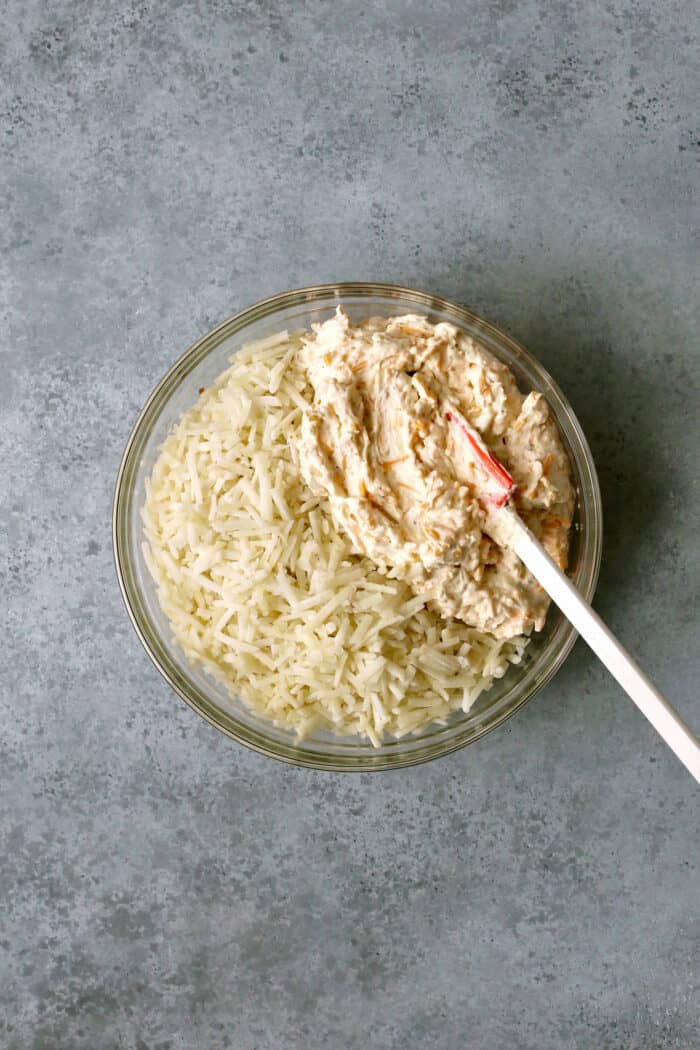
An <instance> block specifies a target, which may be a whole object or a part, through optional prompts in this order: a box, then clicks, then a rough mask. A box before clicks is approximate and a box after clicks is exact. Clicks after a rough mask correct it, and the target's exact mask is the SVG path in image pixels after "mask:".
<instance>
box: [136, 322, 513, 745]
mask: <svg viewBox="0 0 700 1050" xmlns="http://www.w3.org/2000/svg"><path fill="white" fill-rule="evenodd" d="M300 345H301V341H300V338H299V337H298V336H289V335H288V333H287V332H281V333H279V334H278V335H276V336H272V337H270V338H269V339H266V340H263V341H260V342H258V343H254V344H250V345H249V346H247V347H244V348H243V350H241V351H240V352H239V353H238V354H236V355H234V357H233V358H232V362H233V363H232V366H231V367H230V368H229V369H228V370H227V371H226V372H224V373H223V375H221V376H220V377H219V378H218V379H217V380H216V382H215V383H214V384H213V385H212V386H211V387H209V388H208V389H207V390H205V391H204V392H203V393H202V395H201V396H200V398H199V401H198V402H197V404H196V405H195V406H194V407H193V408H192V409H190V410H189V411H188V412H186V413H185V415H184V416H183V417H182V419H181V420H180V422H179V423H178V424H177V425H176V426H175V428H174V429H173V431H172V432H171V434H170V435H169V437H168V438H167V440H166V441H165V443H164V444H163V446H162V448H161V450H160V455H159V458H158V460H157V462H156V464H155V466H154V468H153V472H152V475H151V478H150V480H149V481H148V482H147V485H146V501H145V504H144V506H143V508H142V518H143V524H144V532H145V538H146V541H145V543H144V556H145V559H146V562H147V564H148V567H149V570H150V572H151V574H152V576H153V578H154V580H155V582H156V585H157V588H158V599H159V602H160V605H161V607H162V609H163V611H164V613H165V615H166V616H167V617H168V620H169V621H170V626H171V628H172V632H173V637H174V640H175V642H177V644H178V645H179V646H180V647H181V648H182V649H183V650H184V652H185V654H186V656H187V658H188V660H189V661H190V662H191V663H194V664H201V665H203V666H204V667H205V668H206V669H207V670H208V671H209V672H210V673H211V674H212V675H214V676H215V677H216V678H217V679H218V680H219V681H221V682H224V683H225V684H226V686H227V687H228V689H229V690H230V692H231V694H232V696H234V697H236V698H240V699H241V700H242V701H243V702H244V703H245V704H246V705H247V707H248V708H250V709H251V710H252V711H253V712H254V713H255V714H256V715H258V716H260V717H261V718H264V719H267V720H270V721H272V722H273V723H274V724H275V725H276V726H279V727H281V728H284V729H288V730H291V731H293V732H294V733H296V734H297V735H298V736H299V737H304V736H308V735H309V734H311V733H313V732H316V731H319V730H328V731H331V732H334V733H338V734H342V735H359V736H361V737H365V738H369V740H370V741H371V742H372V744H374V745H375V746H376V747H378V746H380V744H381V742H382V740H383V738H384V737H385V736H387V735H388V736H391V737H402V736H405V735H407V734H411V733H417V732H419V731H420V730H422V729H424V728H425V727H426V726H427V725H429V724H431V723H438V724H444V723H445V722H446V721H447V719H448V717H449V716H450V714H451V713H452V712H454V711H457V710H460V709H461V710H462V711H468V710H469V708H470V707H471V706H472V704H473V703H474V701H475V700H476V698H477V697H478V696H479V694H480V693H482V692H483V691H484V690H485V689H488V688H489V686H490V685H491V684H492V682H493V680H494V679H495V678H499V677H501V676H502V675H503V674H505V672H506V670H507V668H508V664H509V663H519V662H520V660H521V659H522V654H523V650H524V648H525V645H526V644H527V638H525V637H520V638H515V639H511V640H508V641H502V640H497V639H495V638H494V637H493V636H492V635H490V634H486V633H483V632H480V631H478V630H476V629H475V628H473V627H468V626H467V625H466V624H464V623H462V622H460V621H458V620H443V619H442V618H441V617H440V616H439V615H438V614H437V613H435V612H433V611H432V610H431V609H430V608H428V606H427V604H426V599H424V598H423V597H417V596H416V595H415V594H414V593H413V591H412V590H411V588H410V586H409V585H408V584H407V583H405V582H403V581H402V580H400V579H395V578H393V577H392V574H391V572H390V571H386V570H379V569H378V568H377V567H376V566H375V565H374V563H373V562H372V561H370V560H369V559H368V558H367V557H365V556H363V555H361V554H358V553H356V552H355V551H354V550H353V548H352V545H351V542H350V540H349V539H348V538H347V537H346V536H345V534H344V533H341V532H340V531H339V530H338V528H337V527H336V526H335V524H334V522H333V519H332V517H331V515H330V513H329V510H328V507H327V505H326V500H325V498H322V497H318V496H314V495H313V494H312V493H311V491H310V490H309V488H308V487H307V485H306V483H305V482H304V480H303V479H302V476H301V473H300V470H299V466H298V463H297V462H296V460H295V453H294V452H293V450H292V447H291V444H290V434H291V433H292V432H295V433H298V430H299V427H300V425H301V415H302V409H303V408H304V407H305V405H306V404H307V403H308V402H309V401H310V400H311V399H312V397H313V392H312V390H311V388H310V387H309V386H308V385H307V381H306V379H305V376H304V373H303V371H302V368H301V365H300V362H299V356H298V351H299V349H300Z"/></svg>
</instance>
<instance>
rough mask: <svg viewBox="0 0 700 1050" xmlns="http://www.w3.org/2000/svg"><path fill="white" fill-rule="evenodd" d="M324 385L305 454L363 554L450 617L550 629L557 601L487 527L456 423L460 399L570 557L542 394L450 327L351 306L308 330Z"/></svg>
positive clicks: (557, 555)
mask: <svg viewBox="0 0 700 1050" xmlns="http://www.w3.org/2000/svg"><path fill="white" fill-rule="evenodd" d="M301 356H302V362H303V365H304V367H305V369H306V371H307V374H308V377H309V379H310V381H311V384H312V386H313V389H314V393H315V399H314V404H313V408H312V409H311V410H308V411H305V412H304V416H303V419H302V426H301V431H300V437H299V439H298V452H299V461H300V465H301V469H302V472H303V475H304V477H305V480H306V481H307V483H308V484H309V486H310V487H311V488H312V490H314V491H315V492H316V493H319V494H323V495H325V496H327V497H328V499H329V503H330V509H331V514H332V516H333V518H334V520H335V522H336V524H338V525H339V526H340V527H341V528H342V529H344V530H345V532H346V533H347V534H348V536H349V537H350V539H351V541H352V543H353V544H354V546H355V547H356V548H357V550H358V552H360V553H364V554H366V555H368V556H369V557H370V558H371V559H372V560H373V561H374V562H375V563H377V564H378V565H380V566H382V567H388V568H391V569H393V570H394V571H395V572H397V573H398V574H399V575H401V576H402V577H404V578H405V579H406V580H407V581H408V582H409V583H410V585H411V587H412V588H413V590H414V591H415V592H416V593H418V594H421V595H423V596H424V597H426V598H428V599H429V600H430V602H431V604H432V605H433V607H434V608H435V610H436V611H437V612H438V613H439V614H440V615H442V616H443V617H445V618H448V619H449V618H456V619H459V620H463V621H464V622H465V623H467V624H470V625H472V626H474V627H477V628H479V629H481V630H483V631H488V632H490V633H492V634H493V635H494V636H495V637H497V638H513V637H515V636H517V635H520V634H524V633H528V632H530V631H531V630H532V629H533V628H534V629H535V630H540V629H541V628H542V626H543V624H544V620H545V616H546V613H547V608H548V605H549V599H548V597H547V595H546V594H545V592H544V591H543V590H542V588H541V587H540V586H539V584H538V583H537V582H536V581H535V580H534V578H533V577H532V576H531V575H530V573H529V572H528V571H527V569H526V568H525V566H524V565H523V564H522V562H521V561H520V559H519V558H518V557H517V555H516V554H514V553H513V552H512V551H511V550H509V549H505V548H502V547H500V546H499V545H498V544H497V543H496V542H495V541H494V540H493V539H492V538H491V536H490V535H489V533H490V532H491V531H492V530H491V529H489V525H488V511H487V510H486V509H485V506H484V504H483V503H482V502H480V500H479V484H480V481H479V479H478V478H477V477H476V474H475V470H474V463H473V460H472V459H470V458H469V457H467V456H465V455H464V454H463V453H464V449H463V447H462V444H461V443H460V438H459V434H458V433H457V431H456V429H455V427H454V426H451V424H450V419H449V416H450V411H449V410H450V406H454V407H456V408H457V409H458V411H459V412H461V413H462V414H463V416H464V417H465V419H466V420H467V421H468V423H469V424H471V426H472V427H474V428H475V429H476V430H478V431H479V433H480V435H481V437H482V439H483V441H484V443H485V445H486V446H487V448H488V449H490V450H491V451H492V452H493V453H494V455H495V456H497V458H498V459H499V460H500V461H501V462H502V463H503V465H504V466H505V467H506V469H507V470H508V471H509V472H510V474H511V476H512V478H513V480H514V482H515V485H516V488H515V492H514V496H513V503H514V505H515V508H516V509H517V511H518V513H519V514H520V516H521V517H522V518H523V520H524V521H525V523H526V524H527V525H528V526H529V528H530V529H531V530H532V531H533V532H534V534H535V535H536V536H537V537H538V538H539V539H540V541H541V542H542V544H543V545H544V547H545V548H546V549H547V551H548V552H549V553H550V555H551V556H552V557H553V558H554V559H555V560H556V561H557V562H558V564H559V565H560V566H561V567H562V568H564V567H565V565H566V559H567V554H568V536H569V529H570V526H571V520H572V514H573V506H574V493H573V488H572V485H571V480H570V470H569V462H568V459H567V456H566V452H565V451H564V448H563V446H562V443H561V439H560V437H559V433H558V431H557V427H556V424H555V422H554V420H553V419H552V417H551V415H550V412H549V409H548V406H547V403H546V401H545V399H544V397H543V396H542V395H541V394H539V393H537V392H532V393H530V394H528V395H527V396H525V395H523V394H521V392H520V391H519V390H518V387H517V384H516V381H515V377H514V376H513V374H512V372H511V371H510V369H509V368H508V367H507V366H506V365H504V364H503V363H502V362H500V361H498V360H497V359H496V358H495V357H493V356H492V355H491V354H490V353H489V352H488V351H487V350H486V349H485V348H484V347H483V346H481V345H480V344H479V343H477V342H476V341H475V340H474V339H473V338H472V337H471V336H468V335H466V334H465V333H464V332H462V331H460V330H459V329H458V328H456V327H455V326H454V325H451V324H446V323H441V324H437V325H433V324H430V322H428V321H427V320H426V319H425V318H424V317H420V316H418V315H413V314H407V315H405V316H403V317H392V318H388V319H387V318H382V317H374V318H370V319H368V320H366V321H363V322H361V323H360V324H358V325H352V324H351V323H350V320H349V319H348V317H347V316H346V314H345V313H344V312H343V311H342V309H340V308H339V309H338V311H337V313H336V316H335V317H334V318H332V319H331V320H328V321H326V322H325V323H323V324H320V325H315V326H314V330H313V336H310V337H307V338H306V339H305V340H304V341H303V347H302V350H301Z"/></svg>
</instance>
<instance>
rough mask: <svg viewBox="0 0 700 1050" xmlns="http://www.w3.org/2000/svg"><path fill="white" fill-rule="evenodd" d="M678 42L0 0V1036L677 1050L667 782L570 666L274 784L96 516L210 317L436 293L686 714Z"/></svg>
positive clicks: (590, 19) (690, 48) (687, 369)
mask: <svg viewBox="0 0 700 1050" xmlns="http://www.w3.org/2000/svg"><path fill="white" fill-rule="evenodd" d="M699 53H700V52H699V40H698V21H697V8H696V5H695V4H693V3H691V2H689V0H680V2H676V0H661V2H660V3H651V2H650V0H641V2H631V0H630V2H629V3H625V2H619V0H613V2H612V3H608V4H605V5H603V4H592V5H583V4H579V3H575V2H573V0H566V2H557V3H541V2H537V0H524V2H522V3H514V2H508V0H503V2H501V3H498V2H495V0H492V2H490V3H475V2H471V3H467V4H459V3H456V2H449V0H436V2H434V3H431V4H430V5H428V4H418V3H397V2H394V0H389V2H385V3H383V4H381V5H380V4H373V3H349V2H336V3H333V4H331V3H320V2H318V0H310V2H308V3H299V4H297V3H291V2H285V3H255V2H252V0H245V2H242V0H234V2H230V3H229V2H224V0H219V2H213V0H200V2H199V3H175V2H167V0H160V2H157V3H152V4H147V3H141V2H137V0H126V2H124V3H120V4H116V3H108V2H107V0H97V2H94V3H87V2H84V0H83V2H77V3H76V2H72V0H70V2H69V0H61V2H57V3H45V2H41V3H39V2H37V0H31V2H25V0H22V2H20V0H10V2H9V3H7V4H6V5H5V7H4V15H3V33H2V39H1V40H0V61H1V66H2V83H3V87H2V92H3V105H2V107H1V109H2V147H1V148H2V159H1V162H0V180H1V182H2V188H3V193H2V195H1V196H0V207H1V208H2V223H1V236H2V251H1V253H0V268H1V274H2V280H1V283H0V287H1V294H2V302H1V305H2V336H1V342H2V358H1V364H0V367H1V372H0V405H1V408H2V416H1V424H0V426H1V442H2V449H1V450H0V463H1V464H2V466H1V468H0V469H1V473H2V484H1V486H0V503H1V507H2V516H1V519H0V520H1V528H2V542H1V544H0V563H1V565H2V575H1V580H2V595H3V607H4V609H3V611H4V616H3V629H2V632H1V638H2V641H1V642H0V647H1V648H2V657H1V658H0V679H1V684H2V689H1V700H2V723H1V724H2V737H1V738H2V755H1V759H0V776H1V778H2V795H1V799H0V807H1V827H2V849H1V851H0V868H1V881H0V885H1V887H2V910H1V915H0V927H1V929H0V951H1V952H2V957H1V961H0V1001H1V1004H2V1006H1V1009H0V1030H1V1034H0V1045H2V1046H3V1047H5V1048H8V1050H30V1048H36V1050H39V1048H40V1050H83V1048H85V1050H112V1048H114V1050H117V1048H118V1050H122V1048H130V1050H131V1048H134V1050H191V1048H200V1047H201V1048H205V1047H206V1048H208V1050H209V1048H214V1047H217V1048H218V1047H229V1048H234V1050H278V1048H292V1047H294V1048H296V1047H299V1048H308V1050H321V1048H323V1050H326V1048H331V1050H332V1048H348V1050H365V1048H376V1050H405V1048H414V1047H424V1046H430V1047H431V1048H433V1050H453V1048H454V1050H456V1048H461V1047H469V1048H478V1050H482V1048H483V1050H500V1048H509V1050H511V1048H515V1050H517V1048H527V1050H530V1048H532V1050H535V1048H536V1050H549V1048H551V1050H555V1048H556V1050H561V1048H581V1047H584V1048H588V1047H595V1048H598V1047H606V1048H608V1047H612V1048H618V1047H619V1048H628V1047H629V1048H640V1047H643V1048H651V1047H653V1048H656V1047H659V1048H660V1047H663V1048H666V1047H682V1048H690V1047H695V1046H697V1045H698V1027H697V1024H698V990H699V989H698V968H697V967H698V950H699V946H700V934H699V928H698V888H699V883H698V842H699V841H700V836H699V828H698V793H697V791H696V790H695V788H694V786H693V784H692V782H691V780H690V778H689V776H688V775H687V774H686V773H685V772H684V770H683V769H682V767H681V766H680V765H679V763H678V762H677V761H676V760H675V759H674V758H673V757H672V756H671V755H670V753H669V752H668V751H667V750H666V748H665V747H664V745H663V744H662V743H661V742H660V741H659V740H658V739H657V738H655V736H654V734H653V731H652V730H651V729H650V728H648V727H647V725H646V724H645V722H644V721H643V719H642V718H641V716H638V715H637V713H636V711H635V710H634V709H633V707H632V705H631V704H630V703H629V702H628V701H626V699H625V698H624V697H623V696H622V695H621V694H620V693H619V691H618V690H617V688H616V687H614V686H613V684H612V683H611V681H610V680H609V678H608V677H607V675H606V674H605V672H604V671H603V670H602V669H601V668H600V667H599V666H598V665H597V664H596V662H595V660H594V659H593V658H592V657H591V656H590V654H589V653H588V652H587V651H586V650H585V648H584V647H583V646H581V645H578V646H577V647H576V649H575V651H574V653H573V654H572V656H571V658H570V659H569V661H568V662H567V664H566V666H565V668H564V669H563V671H562V672H561V674H560V675H559V676H558V678H557V679H556V681H555V682H554V683H553V684H552V685H551V686H550V687H549V688H548V689H547V690H546V692H545V693H543V694H542V695H541V697H539V698H538V699H537V700H536V701H535V702H533V703H532V704H531V705H530V706H529V707H528V708H527V709H526V710H525V711H524V712H523V713H522V714H521V715H520V716H519V717H517V718H516V719H514V720H513V721H511V723H510V724H509V725H508V726H507V727H506V728H504V729H503V730H501V731H499V732H496V733H493V734H492V735H491V736H489V737H488V738H487V739H485V740H483V741H482V742H480V743H479V744H477V745H475V746H473V747H471V748H469V749H467V750H466V751H463V752H462V753H460V754H456V755H453V756H451V757H450V758H448V759H446V760H444V761H441V762H438V763H434V764H432V765H429V766H424V767H421V768H417V769H414V770H410V771H407V772H402V773H397V774H392V775H381V776H378V775H368V776H356V777H342V776H335V775H328V774H315V773H310V772H305V771H302V770H294V769H289V768H286V767H284V766H282V765H278V764H276V763H274V762H272V761H269V760H266V759H263V758H261V757H258V756H257V755H255V754H251V753H248V752H247V751H245V750H243V749H242V748H239V747H236V746H235V745H234V744H232V743H231V742H229V741H228V740H226V739H225V738H224V737H222V736H220V735H218V734H217V733H216V731H215V730H213V729H211V728H209V727H208V726H207V725H206V724H204V723H203V722H202V721H200V720H199V719H198V718H197V717H196V716H195V715H194V714H193V713H192V712H191V711H189V709H187V708H186V707H185V706H184V705H182V704H181V703H180V702H179V701H178V700H177V699H176V698H175V697H174V695H173V694H171V693H170V691H169V689H168V688H167V686H166V685H165V684H164V683H163V682H162V681H161V680H160V679H159V677H158V675H157V674H156V672H155V671H154V669H153V668H152V667H151V665H150V664H149V662H148V660H147V658H146V656H145V655H144V653H143V652H142V651H141V648H140V646H139V643H138V641H137V639H136V637H135V635H134V633H133V632H132V629H131V627H130V625H129V623H128V621H127V618H126V615H125V613H124V610H123V609H122V606H121V601H120V598H119V595H118V591H117V586H116V581H115V576H114V571H113V567H112V557H111V550H110V502H111V495H112V487H113V482H114V477H115V473H116V470H117V465H118V462H119V458H120V455H121V451H122V448H123V445H124V442H125V440H126V437H127V434H128V433H129V430H130V427H131V425H132V423H133V421H134V418H135V415H136V413H137V411H138V409H139V407H140V405H141V404H142V403H143V401H144V399H145V398H146V396H147V394H148V393H149V391H150V389H151V388H152V386H153V385H154V383H155V382H156V381H157V379H158V378H159V377H160V375H161V374H162V373H163V371H164V370H165V369H166V367H167V366H168V365H169V364H170V363H171V361H172V360H173V359H174V357H176V356H177V355H178V354H179V353H180V352H181V351H182V350H183V349H184V348H185V347H186V346H187V345H188V344H189V343H190V341H192V340H193V339H194V338H195V337H197V336H199V335H200V334H202V333H203V332H205V331H206V330H207V329H208V328H209V327H210V326H212V325H213V324H214V323H215V322H218V321H219V320H221V319H223V318H224V317H226V316H228V315H229V314H231V313H232V312H234V311H235V310H236V309H238V308H240V307H242V306H245V305H247V304H249V303H251V302H253V301H254V300H256V299H258V298H260V297H261V296H264V295H267V294H270V293H273V292H276V291H279V290H282V289H285V288H289V287H293V286H298V285H302V284H307V283H313V282H317V281H326V280H333V279H342V278H364V279H373V278H377V279H385V280H393V281H397V282H405V283H407V284H410V285H414V286H417V287H421V288H426V289H430V290H433V291H436V292H439V293H442V294H443V295H446V296H450V297H453V298H455V299H457V300H459V301H461V302H464V303H466V304H468V305H470V306H471V307H472V308H474V309H476V310H478V311H480V312H482V313H483V314H485V315H487V316H488V317H490V318H492V319H493V320H494V321H496V322H497V323H500V324H502V325H503V326H505V327H507V328H508V329H509V330H511V331H512V332H513V333H514V334H515V335H516V336H517V337H519V338H520V339H521V340H522V341H523V342H525V343H526V345H529V346H530V347H531V348H532V349H533V350H534V351H535V352H536V353H537V354H538V355H539V356H540V357H541V358H542V359H543V360H544V362H545V363H546V365H547V366H548V367H549V368H550V370H551V371H552V372H553V373H554V375H555V376H556V377H557V378H558V379H559V380H560V382H561V384H562V386H563V387H564V389H565V390H566V392H567V393H568V395H569V397H570V399H571V401H572V402H573V404H574V406H575V408H576V410H577V412H578V413H579V416H580V418H581V420H582V422H583V424H584V426H585V429H586V431H587V434H588V436H589V438H590V441H591V444H592V447H593V450H594V453H595V456H596V458H597V462H598V464H599V467H600V473H601V480H602V486H603V491H604V498H605V506H606V512H607V526H606V546H605V559H604V566H603V571H602V577H601V583H600V590H599V595H598V607H599V609H600V611H601V612H602V613H603V615H604V616H605V617H606V618H607V619H608V620H609V622H610V624H611V625H612V627H613V628H614V629H616V630H617V631H618V632H619V634H620V636H621V637H622V639H623V640H624V641H625V642H626V643H628V644H629V645H630V647H632V648H633V649H634V650H635V651H636V652H637V653H638V654H639V655H640V656H641V658H642V659H643V662H644V664H645V665H646V666H647V667H648V669H649V670H650V671H651V672H652V673H653V674H654V676H655V677H656V678H657V680H658V682H659V683H660V684H662V685H663V686H664V687H665V688H666V689H667V691H668V693H669V694H670V695H671V696H672V697H673V698H674V699H675V701H676V702H677V705H678V707H679V708H680V709H681V710H682V711H683V712H684V713H685V715H686V716H687V717H688V719H690V720H691V721H694V723H695V725H696V726H698V725H699V724H700V708H699V706H698V691H697V682H698V675H699V671H700V665H699V663H698V622H699V616H698V562H699V556H700V546H699V544H698V527H697V524H698V519H699V516H700V490H699V489H698V484H697V456H698V452H699V451H700V448H699V443H698V375H699V368H698V362H699V348H698V332H699V331H700V312H699V309H698V307H699V303H700V297H699V296H698V285H697V281H698V270H697V258H698V225H697V220H698V208H697V205H698V196H697V187H698V174H699V169H698V157H699V156H700V129H699V126H698V108H699V107H698V95H697V86H698V75H699V72H700V70H699V68H698V55H699Z"/></svg>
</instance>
